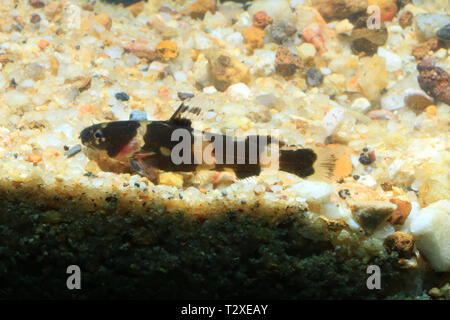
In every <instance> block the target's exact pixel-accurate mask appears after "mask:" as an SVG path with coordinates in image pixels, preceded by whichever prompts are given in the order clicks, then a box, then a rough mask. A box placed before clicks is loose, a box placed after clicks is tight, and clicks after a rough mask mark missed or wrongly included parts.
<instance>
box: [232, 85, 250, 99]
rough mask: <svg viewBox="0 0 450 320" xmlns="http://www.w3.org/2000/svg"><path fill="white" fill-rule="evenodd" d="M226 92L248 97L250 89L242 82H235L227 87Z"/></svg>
mask: <svg viewBox="0 0 450 320" xmlns="http://www.w3.org/2000/svg"><path fill="white" fill-rule="evenodd" d="M227 93H228V94H230V95H231V96H241V97H243V98H244V99H248V98H249V97H250V95H251V91H250V89H249V88H248V87H247V86H246V85H245V84H244V83H236V84H233V85H231V86H229V87H228V89H227Z"/></svg>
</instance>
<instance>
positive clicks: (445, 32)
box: [436, 23, 450, 41]
mask: <svg viewBox="0 0 450 320" xmlns="http://www.w3.org/2000/svg"><path fill="white" fill-rule="evenodd" d="M436 35H437V36H438V38H440V39H442V40H447V41H450V23H448V24H446V25H445V26H443V27H442V28H440V29H439V30H438V31H437V32H436Z"/></svg>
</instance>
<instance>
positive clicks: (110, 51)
mask: <svg viewBox="0 0 450 320" xmlns="http://www.w3.org/2000/svg"><path fill="white" fill-rule="evenodd" d="M105 53H106V54H107V55H108V56H109V57H110V58H111V59H120V58H121V57H122V54H123V48H122V47H118V46H111V47H108V48H106V49H105Z"/></svg>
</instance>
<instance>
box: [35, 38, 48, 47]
mask: <svg viewBox="0 0 450 320" xmlns="http://www.w3.org/2000/svg"><path fill="white" fill-rule="evenodd" d="M38 45H39V48H41V50H44V49H45V48H47V47H48V46H49V45H50V42H48V40H47V39H44V38H42V39H41V40H39V44H38Z"/></svg>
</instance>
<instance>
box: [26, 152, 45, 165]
mask: <svg viewBox="0 0 450 320" xmlns="http://www.w3.org/2000/svg"><path fill="white" fill-rule="evenodd" d="M28 161H29V162H33V163H38V162H41V161H42V156H41V155H40V154H37V153H32V154H30V155H28Z"/></svg>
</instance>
